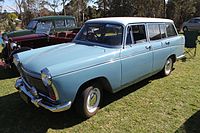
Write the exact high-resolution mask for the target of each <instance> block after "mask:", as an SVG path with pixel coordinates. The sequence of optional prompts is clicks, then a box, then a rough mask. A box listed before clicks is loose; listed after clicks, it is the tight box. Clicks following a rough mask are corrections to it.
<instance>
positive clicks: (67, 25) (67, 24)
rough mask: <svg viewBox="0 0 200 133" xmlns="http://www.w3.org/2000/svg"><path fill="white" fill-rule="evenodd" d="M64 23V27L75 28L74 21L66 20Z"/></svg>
mask: <svg viewBox="0 0 200 133" xmlns="http://www.w3.org/2000/svg"><path fill="white" fill-rule="evenodd" d="M65 21H66V27H75V26H76V24H75V21H74V19H66V20H65Z"/></svg>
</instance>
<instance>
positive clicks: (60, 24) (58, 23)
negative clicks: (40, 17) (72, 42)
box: [55, 20, 65, 28]
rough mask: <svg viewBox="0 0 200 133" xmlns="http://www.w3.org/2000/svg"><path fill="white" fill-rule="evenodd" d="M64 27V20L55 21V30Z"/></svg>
mask: <svg viewBox="0 0 200 133" xmlns="http://www.w3.org/2000/svg"><path fill="white" fill-rule="evenodd" d="M64 27H65V21H64V20H56V21H55V28H64Z"/></svg>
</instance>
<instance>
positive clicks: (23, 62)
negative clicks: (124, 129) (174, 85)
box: [14, 17, 185, 118]
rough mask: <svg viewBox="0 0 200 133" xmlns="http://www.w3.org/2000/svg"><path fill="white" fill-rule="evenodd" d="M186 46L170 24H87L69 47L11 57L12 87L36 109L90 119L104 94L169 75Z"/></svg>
mask: <svg viewBox="0 0 200 133" xmlns="http://www.w3.org/2000/svg"><path fill="white" fill-rule="evenodd" d="M184 43H185V39H184V36H179V35H178V34H177V30H176V28H175V26H174V23H173V21H172V20H168V19H159V18H140V17H112V18H98V19H93V20H88V21H87V22H86V23H85V24H84V26H83V27H82V29H81V31H80V32H79V33H78V34H77V36H76V37H75V39H74V40H73V42H72V43H63V44H60V45H54V46H49V47H44V48H39V49H34V50H30V51H27V52H22V53H19V54H15V55H14V63H15V65H16V66H17V68H18V70H19V72H20V75H21V77H20V78H19V79H18V80H17V81H16V88H17V89H18V90H19V92H20V96H21V98H22V99H23V100H25V101H26V102H28V101H31V102H32V103H33V104H34V105H35V106H37V107H43V108H45V109H48V110H50V111H52V112H60V111H64V110H67V109H69V108H70V107H71V106H72V105H74V107H75V109H76V111H77V112H78V113H79V114H81V115H82V116H83V117H86V118H89V117H91V116H93V115H94V114H96V112H97V111H98V109H99V108H100V105H101V102H102V99H103V98H102V96H103V95H102V94H103V92H104V91H105V90H106V91H109V92H112V93H115V92H117V91H119V90H121V89H123V88H126V87H127V86H130V85H132V84H134V83H136V82H139V81H141V80H143V79H145V78H147V77H150V76H152V75H154V74H156V73H158V72H160V73H162V74H163V75H165V76H167V75H169V74H170V73H171V71H172V68H173V63H174V62H175V61H176V60H177V59H179V58H182V57H184V54H183V53H184Z"/></svg>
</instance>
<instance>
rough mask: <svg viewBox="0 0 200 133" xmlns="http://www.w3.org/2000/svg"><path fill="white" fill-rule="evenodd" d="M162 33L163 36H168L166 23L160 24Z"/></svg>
mask: <svg viewBox="0 0 200 133" xmlns="http://www.w3.org/2000/svg"><path fill="white" fill-rule="evenodd" d="M160 33H161V38H166V37H167V33H166V27H165V24H160Z"/></svg>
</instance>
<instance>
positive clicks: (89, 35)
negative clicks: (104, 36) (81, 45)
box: [87, 32, 99, 41]
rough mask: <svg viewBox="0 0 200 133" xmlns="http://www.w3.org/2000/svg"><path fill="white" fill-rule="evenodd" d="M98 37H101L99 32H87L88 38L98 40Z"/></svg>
mask: <svg viewBox="0 0 200 133" xmlns="http://www.w3.org/2000/svg"><path fill="white" fill-rule="evenodd" d="M98 38H99V37H98V36H97V34H95V33H94V32H89V33H88V34H87V39H88V40H91V41H97V40H98Z"/></svg>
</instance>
